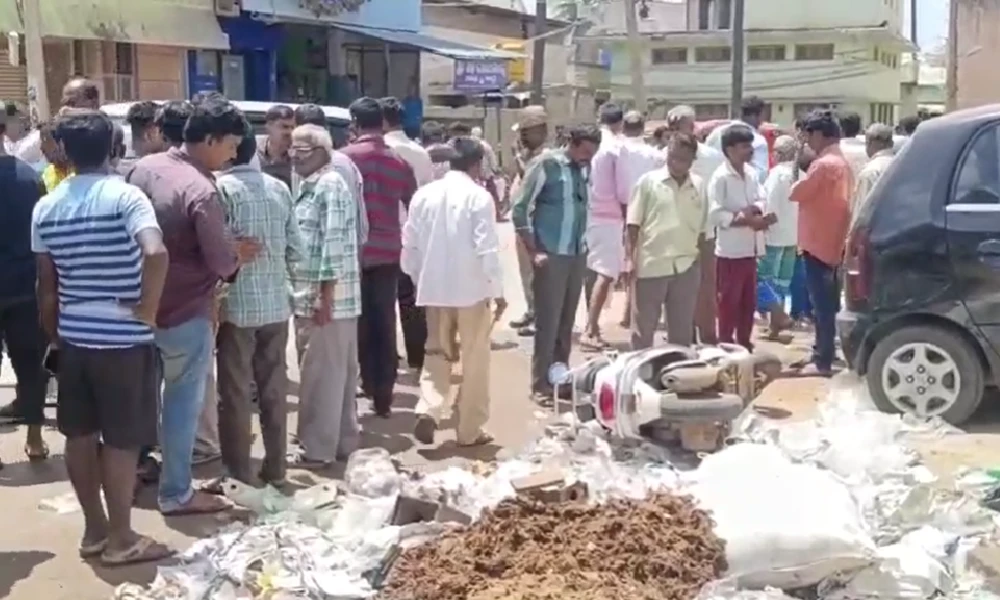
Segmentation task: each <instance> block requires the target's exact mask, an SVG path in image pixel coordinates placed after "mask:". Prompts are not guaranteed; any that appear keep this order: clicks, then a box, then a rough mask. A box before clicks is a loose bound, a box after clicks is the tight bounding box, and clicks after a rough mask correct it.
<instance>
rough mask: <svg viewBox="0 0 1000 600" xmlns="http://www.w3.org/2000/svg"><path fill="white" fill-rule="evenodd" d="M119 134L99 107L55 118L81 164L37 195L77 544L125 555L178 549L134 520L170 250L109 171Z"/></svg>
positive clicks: (151, 435)
mask: <svg viewBox="0 0 1000 600" xmlns="http://www.w3.org/2000/svg"><path fill="white" fill-rule="evenodd" d="M112 135H113V126H112V124H111V121H110V120H109V119H108V118H107V116H105V115H104V114H103V113H100V112H98V111H92V110H78V111H71V112H69V113H67V114H65V115H63V116H61V117H60V118H59V120H58V121H57V125H56V136H57V139H59V141H60V144H61V146H62V147H63V149H64V150H65V153H66V156H67V158H68V159H69V161H70V164H71V166H72V172H73V173H75V175H72V176H70V177H69V178H67V179H65V180H64V181H62V182H61V183H60V184H59V185H57V186H56V187H55V189H53V190H52V192H51V193H49V194H48V195H47V196H46V197H45V198H43V199H42V200H41V201H39V203H38V204H37V205H36V207H35V210H34V214H33V215H32V227H31V246H32V250H33V251H34V252H35V254H36V255H37V263H38V297H39V310H40V313H41V320H42V327H43V329H44V330H45V333H46V334H47V336H48V338H49V340H50V342H51V343H52V344H54V345H56V346H58V348H59V365H58V373H57V376H58V378H59V397H58V403H59V411H58V424H59V430H60V431H61V432H62V433H63V435H65V436H66V458H65V460H66V470H67V471H68V472H69V478H70V482H71V483H72V485H73V489H74V491H75V492H76V495H77V499H78V500H79V502H80V505H81V507H82V508H83V515H84V523H85V525H84V534H83V541H82V542H81V545H80V555H81V556H83V557H98V556H99V557H100V558H101V561H102V562H103V563H104V564H105V565H107V566H119V565H124V564H131V563H135V562H142V561H147V560H157V559H160V558H163V557H165V556H168V555H169V554H170V551H169V550H168V549H167V548H166V547H164V546H162V545H160V544H157V543H155V542H153V541H152V540H151V539H150V538H147V537H144V536H140V535H138V534H136V533H135V532H134V531H133V530H132V526H131V510H132V494H133V488H134V484H135V478H136V461H137V458H138V454H139V449H140V448H141V447H143V446H146V445H151V444H154V443H155V442H156V434H157V407H156V403H157V395H158V394H157V386H158V373H157V363H156V361H157V355H156V347H155V345H154V344H153V339H154V338H153V329H152V327H153V325H154V323H155V321H156V312H157V309H158V307H159V303H160V296H161V295H162V293H163V284H164V280H165V279H166V274H167V265H168V260H167V251H166V248H165V247H164V245H163V235H162V233H161V231H160V227H159V225H158V224H157V220H156V214H155V212H154V211H153V206H152V204H150V202H149V200H148V199H147V198H146V197H145V196H144V195H143V193H142V192H141V191H140V190H139V189H138V188H136V187H134V186H132V185H129V184H127V183H125V181H123V180H122V179H121V178H120V177H118V176H117V175H112V174H110V169H109V163H108V161H109V158H110V155H111V149H112V148H111V146H112ZM102 489H103V492H104V494H103V495H104V498H105V501H106V503H107V512H105V504H104V502H102V499H101V492H102Z"/></svg>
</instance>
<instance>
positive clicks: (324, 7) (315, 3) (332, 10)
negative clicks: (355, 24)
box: [299, 0, 371, 17]
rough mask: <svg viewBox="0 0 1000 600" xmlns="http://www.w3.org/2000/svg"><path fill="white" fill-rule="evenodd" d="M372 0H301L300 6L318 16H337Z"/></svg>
mask: <svg viewBox="0 0 1000 600" xmlns="http://www.w3.org/2000/svg"><path fill="white" fill-rule="evenodd" d="M366 2H371V0H299V6H301V7H302V8H304V9H306V10H308V11H310V12H311V13H313V14H314V15H316V16H317V17H335V16H337V15H339V14H342V13H345V12H353V11H356V10H358V9H359V8H361V5H363V4H365V3H366Z"/></svg>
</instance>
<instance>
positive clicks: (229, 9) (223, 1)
mask: <svg viewBox="0 0 1000 600" xmlns="http://www.w3.org/2000/svg"><path fill="white" fill-rule="evenodd" d="M215 14H216V15H218V16H220V17H238V16H240V2H239V0H215Z"/></svg>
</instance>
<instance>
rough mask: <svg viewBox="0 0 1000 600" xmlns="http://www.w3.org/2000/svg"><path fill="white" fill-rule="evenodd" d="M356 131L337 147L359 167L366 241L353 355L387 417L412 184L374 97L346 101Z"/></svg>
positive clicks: (366, 385)
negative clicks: (403, 217)
mask: <svg viewBox="0 0 1000 600" xmlns="http://www.w3.org/2000/svg"><path fill="white" fill-rule="evenodd" d="M350 111H351V121H352V125H353V127H354V130H355V131H356V132H357V137H356V138H355V139H354V140H353V141H352V142H351V144H350V145H348V146H347V147H345V148H344V149H343V150H342V152H343V153H344V154H346V155H347V156H348V157H349V158H350V159H351V160H353V161H354V164H355V165H357V167H358V170H359V171H360V172H361V178H362V180H363V181H364V199H365V210H366V212H367V214H368V241H367V242H366V243H365V245H364V248H363V249H362V251H361V318H360V319H358V355H359V357H360V362H361V385H362V388H363V389H364V391H365V393H366V394H367V395H368V396H369V397H370V398H371V399H372V402H373V403H374V405H375V413H376V414H377V415H379V416H380V417H385V418H387V417H389V415H390V414H391V409H392V391H393V387H394V386H395V385H396V369H397V366H398V364H397V363H398V361H399V356H398V355H397V353H396V294H397V289H398V288H397V286H398V281H399V277H400V269H399V255H400V249H401V247H402V240H401V231H400V207H401V206H408V205H409V203H410V198H411V197H412V196H413V193H414V192H415V191H416V190H417V181H416V177H415V176H414V174H413V169H412V168H410V165H409V164H407V163H406V161H404V160H403V159H402V158H401V157H400V156H399V155H398V154H396V152H394V151H393V150H392V149H391V148H389V146H388V145H387V144H386V143H385V139H384V138H383V133H382V132H383V128H382V125H383V123H382V107H381V106H380V105H379V103H378V101H377V100H375V99H374V98H367V97H365V98H359V99H357V100H355V101H354V102H352V103H351V106H350Z"/></svg>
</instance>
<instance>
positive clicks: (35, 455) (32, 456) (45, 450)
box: [24, 442, 49, 462]
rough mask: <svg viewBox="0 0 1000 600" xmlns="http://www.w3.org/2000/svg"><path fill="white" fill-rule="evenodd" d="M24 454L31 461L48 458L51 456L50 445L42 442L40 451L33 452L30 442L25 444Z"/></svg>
mask: <svg viewBox="0 0 1000 600" xmlns="http://www.w3.org/2000/svg"><path fill="white" fill-rule="evenodd" d="M24 455H25V456H26V457H28V461H29V462H41V461H43V460H48V458H49V445H48V444H46V443H45V442H42V447H41V451H40V452H33V451H32V449H31V447H30V446H29V445H28V444H25V445H24Z"/></svg>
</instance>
